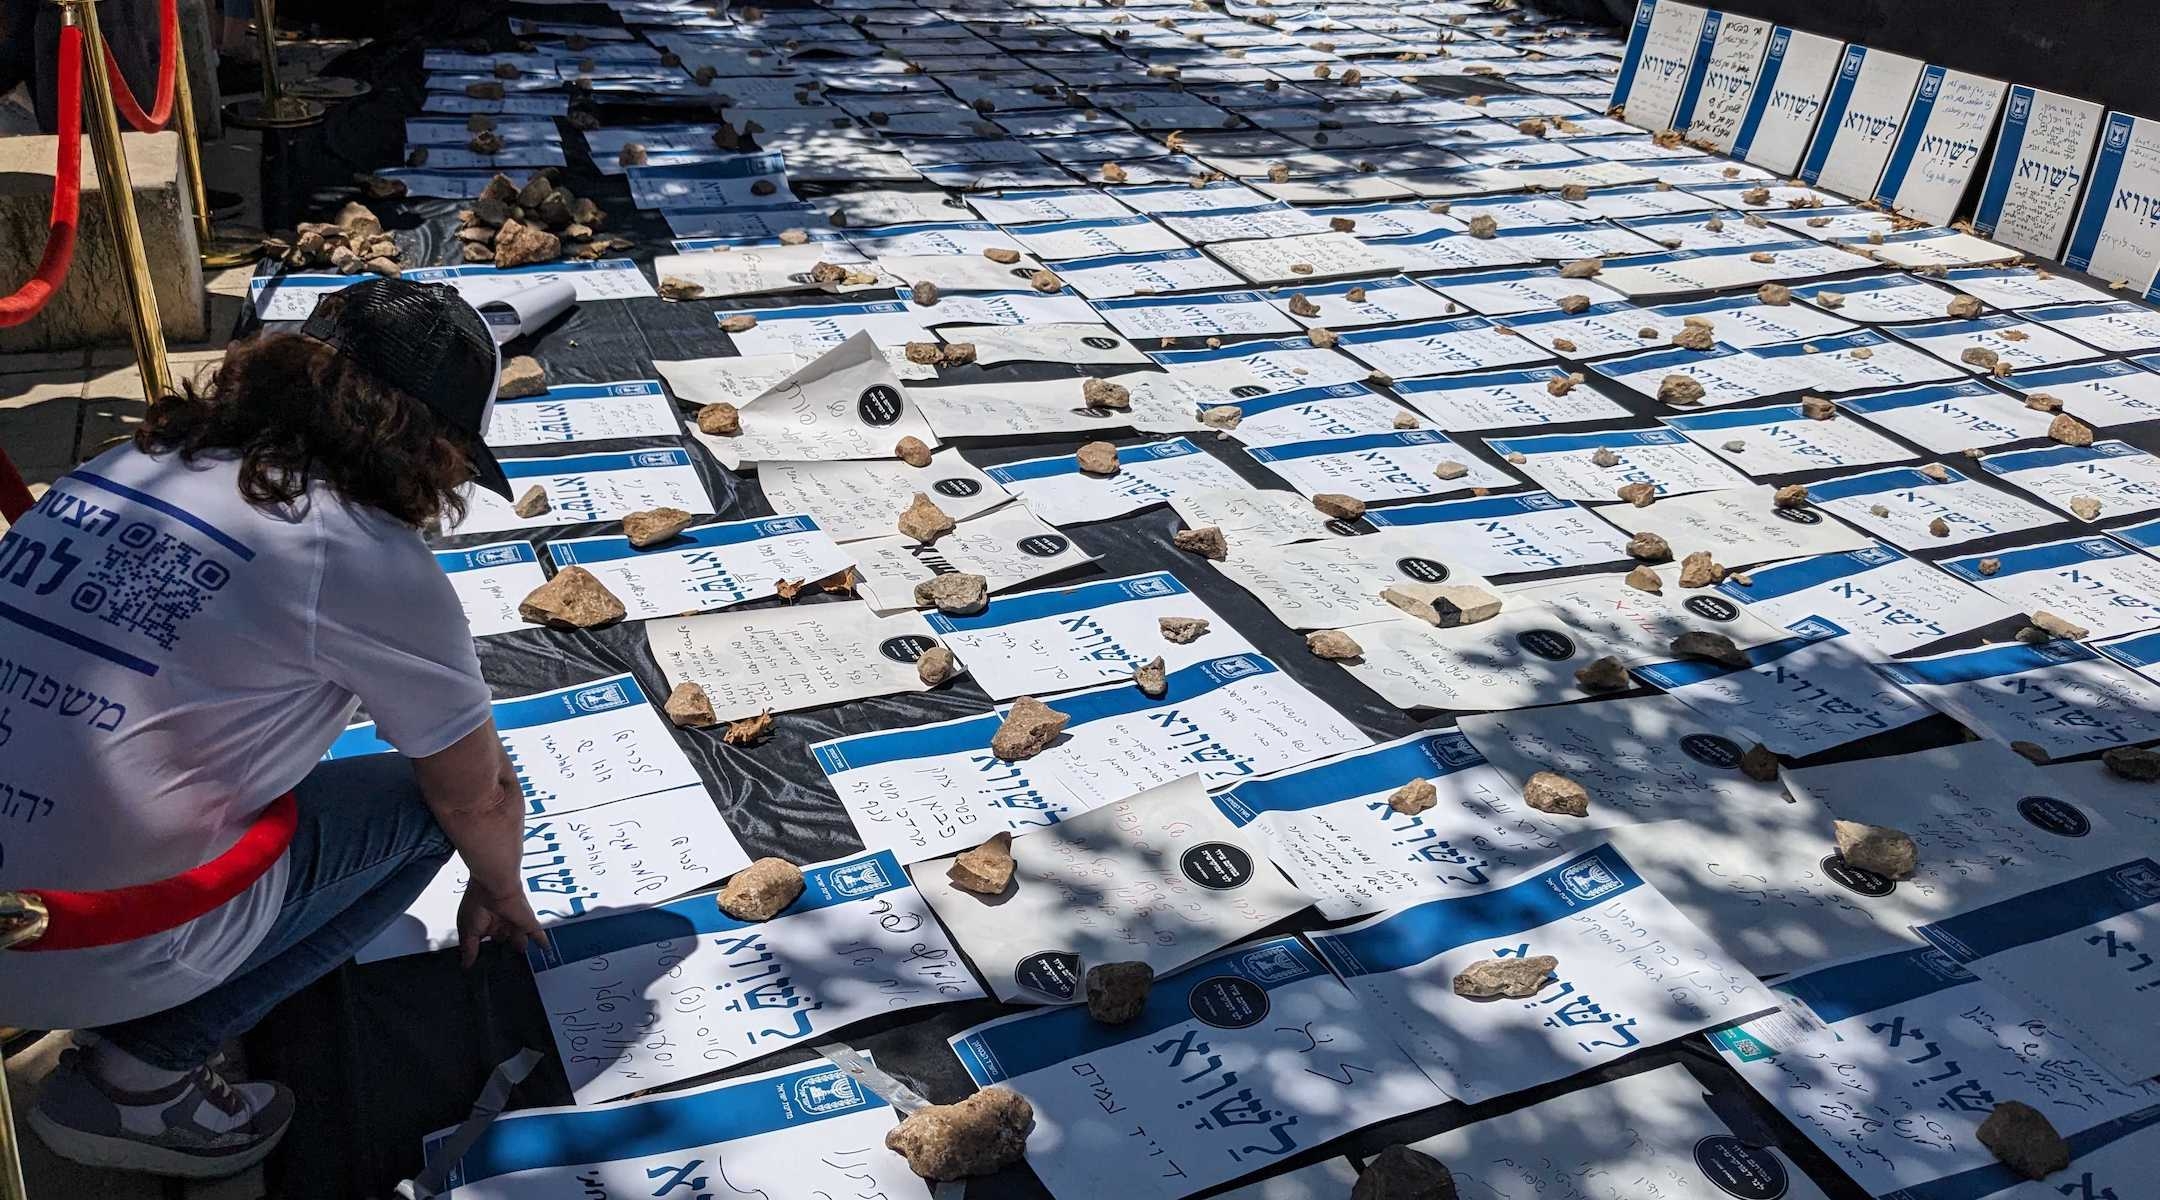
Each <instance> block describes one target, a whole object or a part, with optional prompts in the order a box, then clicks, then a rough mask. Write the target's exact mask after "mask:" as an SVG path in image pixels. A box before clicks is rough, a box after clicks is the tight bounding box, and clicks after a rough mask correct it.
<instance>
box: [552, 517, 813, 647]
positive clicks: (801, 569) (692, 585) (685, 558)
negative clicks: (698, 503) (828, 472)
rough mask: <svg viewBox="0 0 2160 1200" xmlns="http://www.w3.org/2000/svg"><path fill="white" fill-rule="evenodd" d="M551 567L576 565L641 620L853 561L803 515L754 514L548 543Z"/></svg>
mask: <svg viewBox="0 0 2160 1200" xmlns="http://www.w3.org/2000/svg"><path fill="white" fill-rule="evenodd" d="M547 550H548V557H549V558H551V559H553V560H554V562H555V569H556V570H558V571H559V570H561V569H562V568H564V567H567V566H573V565H575V566H580V567H584V568H585V569H586V570H588V571H590V572H592V573H593V575H594V576H595V577H596V578H598V579H599V580H600V583H601V585H602V586H603V587H605V588H607V590H608V591H610V592H613V593H614V594H615V597H616V598H617V599H619V600H621V601H622V602H623V608H624V610H625V611H626V613H627V614H628V616H627V619H628V620H632V621H642V620H647V619H650V618H657V617H673V616H681V615H683V614H686V613H697V612H707V611H710V610H712V609H716V608H729V607H732V606H734V605H737V604H742V603H744V602H746V601H750V600H762V599H764V598H765V597H767V596H771V595H774V594H775V592H776V591H777V590H778V588H779V586H780V585H782V584H785V583H789V582H793V583H797V584H802V583H809V582H814V581H816V580H819V579H824V578H826V577H827V576H830V575H836V574H838V573H840V572H841V571H844V570H846V569H847V568H848V566H849V565H850V564H851V563H852V562H853V560H852V559H850V558H849V557H848V554H847V552H846V551H844V550H842V549H840V547H839V546H837V545H834V544H833V540H832V539H831V538H829V537H827V536H825V534H824V532H823V531H822V530H820V529H819V528H818V527H817V522H815V521H813V520H811V519H810V518H808V517H798V516H786V517H759V518H757V519H755V520H750V521H731V522H728V523H726V524H721V525H699V526H695V527H693V528H690V529H685V530H683V531H682V532H681V533H678V534H676V535H675V536H674V537H672V538H669V539H668V540H667V541H664V542H661V543H659V544H657V545H654V546H648V547H645V548H644V549H639V548H638V547H636V546H633V545H631V544H630V539H629V538H627V537H623V536H620V535H610V536H607V537H589V538H565V539H562V540H560V541H552V542H549V543H548V544H547Z"/></svg>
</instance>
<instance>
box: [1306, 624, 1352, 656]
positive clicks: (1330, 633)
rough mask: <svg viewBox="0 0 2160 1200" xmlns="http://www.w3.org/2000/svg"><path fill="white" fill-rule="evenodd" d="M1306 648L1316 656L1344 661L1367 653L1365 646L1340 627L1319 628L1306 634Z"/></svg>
mask: <svg viewBox="0 0 2160 1200" xmlns="http://www.w3.org/2000/svg"><path fill="white" fill-rule="evenodd" d="M1305 648H1306V649H1308V650H1310V651H1312V652H1313V656H1314V657H1316V658H1324V659H1327V660H1328V661H1329V662H1344V661H1347V660H1349V659H1353V658H1357V657H1359V656H1360V655H1362V654H1364V653H1365V647H1363V646H1360V645H1358V644H1357V640H1356V639H1355V638H1352V637H1351V636H1350V635H1349V634H1347V633H1344V632H1343V631H1342V630H1340V629H1319V630H1315V631H1313V632H1312V633H1308V634H1306V635H1305Z"/></svg>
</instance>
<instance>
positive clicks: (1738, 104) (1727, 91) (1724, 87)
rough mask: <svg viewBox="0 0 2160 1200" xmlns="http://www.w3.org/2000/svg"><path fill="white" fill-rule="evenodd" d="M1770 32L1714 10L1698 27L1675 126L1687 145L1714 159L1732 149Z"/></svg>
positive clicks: (1758, 77) (1767, 26)
mask: <svg viewBox="0 0 2160 1200" xmlns="http://www.w3.org/2000/svg"><path fill="white" fill-rule="evenodd" d="M1775 29H1776V26H1774V25H1773V24H1771V23H1770V22H1768V21H1759V20H1756V19H1754V18H1752V17H1743V16H1738V15H1735V14H1733V13H1724V12H1717V11H1712V12H1711V13H1710V16H1709V18H1708V19H1707V20H1705V21H1704V22H1703V28H1702V37H1701V39H1700V41H1699V42H1698V44H1697V47H1696V50H1695V62H1694V65H1693V66H1692V67H1691V68H1690V69H1689V71H1688V81H1687V90H1686V91H1685V92H1684V93H1683V94H1682V95H1681V97H1680V117H1679V120H1678V121H1676V122H1675V124H1677V125H1678V126H1679V127H1680V128H1681V129H1683V130H1684V131H1685V132H1686V133H1687V135H1688V140H1689V141H1690V142H1692V143H1694V144H1695V145H1698V146H1703V145H1707V146H1708V148H1709V149H1711V150H1713V151H1715V152H1717V153H1719V154H1725V153H1729V152H1730V151H1731V150H1732V148H1733V143H1734V142H1735V140H1737V139H1738V138H1739V136H1740V127H1741V125H1742V124H1743V123H1745V122H1746V120H1747V115H1748V110H1749V108H1750V102H1751V101H1752V100H1753V99H1754V98H1755V89H1756V87H1757V85H1758V84H1759V83H1760V82H1761V81H1762V72H1763V57H1764V54H1765V53H1766V52H1767V51H1768V50H1769V48H1770V38H1771V34H1772V33H1773V32H1774V31H1775Z"/></svg>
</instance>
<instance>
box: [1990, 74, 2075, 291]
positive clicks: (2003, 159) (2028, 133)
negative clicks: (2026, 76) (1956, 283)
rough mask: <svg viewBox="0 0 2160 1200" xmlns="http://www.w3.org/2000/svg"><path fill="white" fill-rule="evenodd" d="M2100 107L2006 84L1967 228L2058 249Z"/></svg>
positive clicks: (2031, 248)
mask: <svg viewBox="0 0 2160 1200" xmlns="http://www.w3.org/2000/svg"><path fill="white" fill-rule="evenodd" d="M2106 111H2107V110H2106V109H2105V108H2104V107H2102V106H2101V105H2098V104H2094V103H2093V102H2092V101H2090V100H2080V99H2077V98H2076V97H2074V96H2064V95H2060V94H2058V93H2055V92H2049V91H2042V90H2041V89H2039V88H2034V87H2027V86H2025V85H2024V84H2017V85H2014V86H2013V87H2011V89H2010V95H2009V103H2008V105H2007V106H2006V107H2005V108H2004V110H2003V119H2002V131H2001V132H2000V133H1999V134H1998V135H1997V136H1996V140H1995V157H1994V160H1993V161H1992V162H1991V163H1989V165H1988V173H1987V183H1986V185H1985V186H1984V187H1983V188H1982V189H1981V191H1980V207H1979V210H1978V211H1977V212H1975V213H1974V214H1973V232H1974V233H1977V234H1979V235H1980V236H1981V237H1984V238H1993V239H1995V240H1996V241H1999V242H2002V243H2003V244H2005V245H2009V246H2015V247H2017V248H2018V249H2020V250H2024V251H2028V252H2030V253H2033V254H2037V255H2039V256H2040V257H2042V258H2054V257H2055V256H2056V255H2057V254H2059V253H2061V252H2062V248H2063V239H2064V238H2065V237H2066V236H2068V235H2069V232H2070V219H2071V218H2072V217H2073V216H2075V215H2076V213H2077V203H2078V197H2079V196H2080V195H2081V194H2082V193H2083V192H2084V188H2085V178H2086V168H2087V167H2088V166H2090V165H2091V163H2092V156H2093V143H2094V142H2095V141H2097V140H2099V137H2100V119H2101V117H2102V116H2103V115H2104V114H2105V113H2106Z"/></svg>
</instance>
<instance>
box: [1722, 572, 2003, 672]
mask: <svg viewBox="0 0 2160 1200" xmlns="http://www.w3.org/2000/svg"><path fill="white" fill-rule="evenodd" d="M1717 590H1718V592H1719V593H1720V594H1722V595H1723V596H1725V597H1726V598H1727V599H1729V600H1731V601H1733V602H1734V603H1735V604H1744V605H1746V606H1748V607H1749V608H1750V609H1752V610H1754V612H1755V613H1756V615H1758V616H1760V617H1763V618H1765V619H1767V620H1769V621H1772V622H1774V623H1777V624H1780V625H1788V626H1789V625H1791V624H1792V623H1793V622H1795V621H1798V620H1800V619H1801V618H1803V617H1807V616H1810V615H1820V616H1823V617H1827V618H1829V619H1830V620H1831V621H1834V622H1836V623H1837V624H1838V625H1840V626H1842V627H1844V628H1845V629H1846V630H1847V631H1848V632H1850V633H1852V634H1853V635H1855V636H1856V637H1857V638H1859V640H1861V641H1863V642H1867V643H1870V644H1872V645H1874V646H1875V647H1877V648H1878V649H1880V650H1881V651H1882V652H1883V654H1885V655H1891V654H1901V653H1904V652H1905V651H1908V650H1915V649H1918V648H1919V647H1921V646H1925V645H1927V644H1928V643H1930V642H1936V641H1940V640H1941V639H1943V638H1946V637H1950V636H1952V635H1954V634H1959V633H1964V632H1966V631H1967V630H1972V629H1978V628H1980V627H1981V626H1983V625H1989V624H1992V623H1994V622H1996V621H2001V620H2007V619H2009V618H2012V617H2015V616H2017V615H2018V610H2017V609H2015V608H2012V607H2010V606H2009V605H2007V604H2004V603H2003V602H2002V601H2000V600H1997V599H1995V598H1994V597H1992V596H1989V595H1988V594H1987V593H1985V592H1982V591H1979V590H1978V589H1976V588H1973V587H1970V586H1967V585H1966V584H1964V583H1961V582H1959V581H1958V580H1956V579H1954V578H1952V577H1950V576H1948V575H1945V574H1944V573H1942V572H1941V571H1938V570H1936V569H1935V568H1933V567H1931V566H1929V565H1928V564H1926V563H1924V562H1921V561H1920V560H1919V559H1916V558H1907V557H1906V556H1905V555H1903V554H1901V553H1899V552H1898V551H1897V550H1895V549H1893V548H1891V547H1889V546H1883V545H1875V546H1869V547H1867V548H1865V549H1861V550H1848V551H1846V552H1844V553H1842V554H1823V555H1818V556H1816V557H1814V558H1802V559H1795V560H1793V561H1791V562H1785V563H1778V564H1776V565H1774V566H1768V567H1758V568H1756V569H1755V570H1754V571H1753V572H1750V574H1749V580H1748V582H1747V583H1740V582H1738V581H1736V580H1727V581H1725V582H1724V583H1721V584H1718V585H1717Z"/></svg>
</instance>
